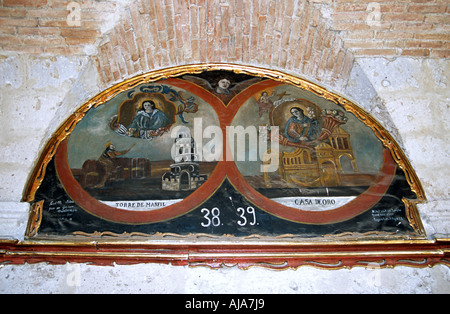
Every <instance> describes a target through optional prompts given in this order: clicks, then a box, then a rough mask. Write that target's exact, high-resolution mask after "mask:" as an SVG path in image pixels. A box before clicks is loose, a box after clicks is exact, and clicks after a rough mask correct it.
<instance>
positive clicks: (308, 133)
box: [284, 107, 321, 143]
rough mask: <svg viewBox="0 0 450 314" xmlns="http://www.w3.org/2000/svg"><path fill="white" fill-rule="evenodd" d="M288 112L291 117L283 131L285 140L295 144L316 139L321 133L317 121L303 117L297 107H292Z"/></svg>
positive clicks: (301, 111)
mask: <svg viewBox="0 0 450 314" xmlns="http://www.w3.org/2000/svg"><path fill="white" fill-rule="evenodd" d="M290 112H291V114H292V117H291V118H290V119H289V120H288V121H287V123H286V126H285V130H284V135H285V136H286V138H287V139H288V140H289V141H291V142H295V143H299V142H304V141H306V142H308V141H313V140H315V139H317V137H318V136H319V135H320V131H321V127H320V124H319V121H317V120H315V119H311V118H309V117H307V116H305V115H304V113H303V110H302V109H301V108H299V107H292V108H291V110H290Z"/></svg>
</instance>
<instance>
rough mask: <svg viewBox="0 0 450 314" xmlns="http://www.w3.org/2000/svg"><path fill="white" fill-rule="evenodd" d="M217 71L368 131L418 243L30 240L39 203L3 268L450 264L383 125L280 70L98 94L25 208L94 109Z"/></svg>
mask: <svg viewBox="0 0 450 314" xmlns="http://www.w3.org/2000/svg"><path fill="white" fill-rule="evenodd" d="M214 70H226V71H232V72H234V73H238V74H240V73H243V74H249V75H252V76H256V77H262V78H269V79H271V80H274V81H278V82H282V83H287V84H291V85H293V86H296V87H299V88H301V89H303V90H306V91H310V92H312V93H314V94H316V95H318V96H320V97H322V98H324V99H326V100H329V101H332V102H334V103H335V104H338V105H340V106H341V107H343V108H344V109H345V110H346V111H347V112H350V113H352V114H354V115H355V116H356V117H357V118H358V119H359V120H360V121H362V122H363V123H364V124H365V125H367V126H369V127H370V128H371V129H372V130H373V132H374V133H375V135H376V136H377V137H378V138H379V139H380V141H381V142H382V143H383V145H384V147H386V148H388V149H389V151H390V153H391V156H392V158H393V159H394V161H395V163H396V164H397V165H398V166H399V167H400V168H401V169H402V170H403V171H404V173H405V176H406V179H407V181H408V184H409V185H410V187H411V190H412V191H413V192H414V193H415V194H416V196H417V200H408V199H403V202H404V203H405V208H406V210H407V216H408V220H409V221H410V223H411V225H412V226H413V228H414V230H415V231H416V232H417V233H418V234H419V235H420V237H419V238H415V239H409V240H404V239H403V240H402V239H400V240H399V239H383V240H370V239H369V240H358V239H357V238H354V237H352V236H351V235H345V234H344V235H340V236H339V237H334V238H333V239H326V240H317V241H316V240H315V241H310V240H301V239H300V240H299V239H295V238H289V236H288V235H286V236H282V237H278V238H273V239H269V240H268V239H266V238H263V237H260V236H257V235H255V236H249V237H243V238H234V237H233V236H230V237H229V239H227V238H226V236H225V237H223V236H222V237H216V236H212V235H208V234H195V235H188V236H180V235H176V234H167V233H166V234H156V235H154V236H150V237H149V236H148V235H145V234H140V233H129V234H120V235H119V234H114V233H112V232H97V233H94V234H82V233H80V234H79V237H78V238H76V239H73V238H65V237H59V238H51V237H48V238H33V236H35V235H36V232H37V230H38V229H39V225H40V222H41V219H42V204H41V203H39V202H36V203H34V204H33V206H32V207H31V211H30V219H29V222H28V227H27V230H26V237H27V238H26V240H24V241H2V242H0V261H1V262H11V263H23V262H42V261H46V262H51V263H65V262H67V261H71V262H90V263H94V264H99V265H105V264H108V265H110V264H113V263H123V264H133V263H142V262H160V263H171V264H173V265H190V266H203V265H205V266H209V267H214V268H215V267H221V266H224V265H225V266H230V265H238V266H239V267H241V268H248V267H250V266H263V267H269V268H273V269H286V268H296V267H299V266H302V265H309V266H314V267H319V268H331V269H337V268H350V267H353V266H363V267H368V266H374V265H375V266H374V267H380V268H382V267H393V266H396V265H406V266H413V267H425V266H433V265H435V264H440V263H441V264H447V265H449V264H450V239H435V240H428V239H427V238H426V235H425V230H424V228H423V225H422V223H421V220H420V217H419V214H418V210H417V206H416V204H417V203H418V202H423V201H426V197H425V193H424V191H423V188H422V186H421V184H420V181H419V179H418V177H417V175H416V173H415V171H414V170H413V168H412V166H411V164H410V163H409V161H408V160H407V158H406V157H405V155H404V153H403V152H402V150H401V149H400V148H399V146H398V144H397V143H396V141H395V140H394V139H393V138H392V136H391V135H390V134H389V133H388V132H387V131H386V130H385V129H384V128H383V127H382V126H381V125H380V123H379V122H378V121H376V120H375V119H374V118H372V117H371V116H370V115H369V114H368V113H367V112H365V111H364V110H363V109H361V108H360V107H358V106H357V105H356V104H354V103H352V102H351V101H349V100H347V99H346V98H344V97H342V96H340V95H337V94H335V93H333V92H330V91H328V90H326V89H325V88H323V87H321V86H319V85H317V84H314V83H311V82H308V81H306V80H304V79H301V78H298V77H295V76H292V75H288V74H284V73H281V72H278V71H274V70H267V69H262V68H256V67H250V66H243V65H234V64H220V63H217V64H197V65H186V66H179V67H174V68H167V69H163V70H157V71H153V72H150V73H146V74H142V75H138V76H136V77H134V78H131V79H128V80H126V81H123V82H122V83H119V84H117V85H115V86H113V87H111V88H108V89H107V90H105V91H103V92H101V93H100V94H98V95H97V96H95V97H94V98H92V99H91V100H89V101H88V102H87V103H85V104H84V105H82V106H81V107H80V108H79V109H77V110H76V111H75V112H74V113H73V114H72V115H71V116H70V117H69V118H68V119H67V120H66V121H65V122H64V123H63V124H62V126H61V127H60V128H59V129H58V130H57V131H56V132H55V134H54V136H53V137H52V138H51V139H50V141H49V142H48V143H47V145H46V146H45V148H44V150H43V152H42V154H41V156H40V158H39V160H38V162H37V164H36V166H35V168H34V170H33V172H32V174H31V176H30V178H29V180H28V184H27V186H26V187H25V190H24V196H23V201H24V202H32V201H34V198H35V193H36V191H37V190H38V188H39V186H40V184H41V182H42V180H43V179H44V176H45V173H46V168H47V165H48V163H49V162H50V161H51V160H52V158H53V157H54V155H55V153H56V151H57V148H58V146H59V145H60V144H61V143H62V142H63V141H64V140H65V139H66V138H67V137H68V136H69V135H70V134H71V132H72V130H73V129H74V127H75V126H76V124H77V123H78V122H79V121H81V119H83V117H84V116H85V115H86V113H87V112H88V111H89V110H90V109H91V108H96V107H98V106H100V105H102V104H103V103H105V102H106V101H108V100H110V99H112V98H113V97H114V96H116V95H118V94H119V93H121V92H123V91H126V90H128V89H130V88H132V87H134V86H137V85H139V84H143V83H149V82H155V81H158V80H160V79H168V78H172V77H177V76H180V75H183V74H196V73H201V72H204V71H214Z"/></svg>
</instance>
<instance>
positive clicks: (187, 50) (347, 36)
mask: <svg viewBox="0 0 450 314" xmlns="http://www.w3.org/2000/svg"><path fill="white" fill-rule="evenodd" d="M0 4H1V7H0V125H1V126H2V127H1V130H2V132H1V135H0V142H1V144H2V150H1V153H0V179H1V182H2V185H1V186H0V237H1V238H2V239H11V238H15V239H22V238H23V232H24V229H25V226H26V222H27V217H28V204H26V203H21V202H20V200H21V198H22V193H23V189H24V187H25V184H26V181H27V179H28V176H29V175H30V172H31V171H32V169H33V166H34V165H35V163H36V162H37V159H38V157H39V155H40V153H41V150H42V149H43V147H44V145H45V144H46V143H47V141H48V140H49V139H50V137H51V136H52V134H53V133H54V132H55V130H56V129H57V128H58V127H59V126H60V125H61V124H62V123H63V121H64V120H65V119H66V118H67V117H68V116H69V115H70V114H71V113H72V112H73V111H74V110H75V109H76V108H78V107H79V106H81V105H82V104H83V103H84V102H86V101H87V100H89V99H90V98H92V97H93V96H95V95H96V94H97V93H99V92H101V91H102V90H104V89H106V88H108V87H110V86H112V85H114V84H115V83H117V82H119V81H122V80H124V79H127V78H130V77H133V76H135V75H137V74H140V73H145V72H148V71H151V70H155V69H161V68H166V67H172V66H177V65H184V64H193V63H236V64H244V65H252V66H257V67H261V68H267V69H275V70H280V71H282V72H286V73H288V74H292V75H295V76H298V77H302V78H305V79H307V80H310V81H312V82H316V83H319V84H321V85H322V86H324V87H326V88H328V89H330V90H332V91H334V92H336V93H339V94H342V95H343V96H345V97H347V98H350V99H351V100H353V101H355V102H356V103H357V104H359V105H360V106H361V107H363V108H365V109H366V110H367V111H368V112H370V113H371V114H372V115H373V116H374V117H375V118H377V119H378V120H379V121H380V123H381V124H382V125H383V126H384V127H385V128H386V129H387V130H388V131H389V132H390V133H391V134H392V135H393V136H394V138H395V139H396V141H397V142H398V143H399V144H400V146H401V148H402V149H403V150H404V152H405V154H406V155H407V157H408V158H409V160H410V162H411V164H412V166H413V168H414V169H415V171H416V172H417V175H418V176H419V179H420V180H421V182H422V184H423V186H424V189H425V193H426V196H427V202H426V203H425V204H422V205H420V207H419V210H420V215H421V217H422V220H423V222H424V225H425V228H426V231H427V235H428V237H429V238H430V239H432V238H433V237H435V236H439V237H449V235H450V224H449V221H450V201H449V193H448V191H447V186H448V178H449V177H450V176H449V175H450V173H449V168H450V167H449V166H450V165H449V160H450V158H449V141H448V139H447V134H446V132H447V131H449V127H448V125H449V124H448V122H449V117H448V113H449V98H450V92H449V88H448V84H449V83H450V82H449V77H448V73H450V71H449V70H450V64H449V62H448V57H449V51H450V49H449V31H450V30H449V23H450V18H449V14H448V13H447V10H448V2H447V1H441V0H433V1H418V0H403V1H393V0H392V1H389V0H386V1H377V2H373V1H351V0H311V1H302V0H298V1H294V0H283V1H274V0H259V1H257V0H255V1H251V0H243V1H238V0H236V1H233V0H213V1H209V0H208V1H206V0H197V1H183V0H154V1H147V0H146V1H143V0H138V1H129V0H114V1H102V0H99V1H71V2H69V1H62V0H39V1H36V0H0ZM69 10H71V11H69ZM99 282H101V283H102V284H100V283H99ZM174 282H175V283H176V284H174ZM330 283H332V284H330ZM338 287H340V288H338ZM0 292H2V293H4V292H88V293H99V292H167V293H171V292H194V293H195V292H201V293H211V292H222V293H223V292H230V293H231V292H268V293H278V292H280V293H301V292H341V293H342V292H349V293H351V292H388V293H391V292H394V293H401V292H405V293H433V292H441V293H442V292H447V293H448V292H450V271H449V269H448V267H445V266H435V267H433V268H431V269H414V268H406V267H396V268H395V269H381V270H380V269H375V270H373V269H363V268H357V269H351V270H348V269H342V270H337V271H330V270H319V269H314V268H309V267H301V268H299V269H297V270H286V271H283V272H273V271H270V270H266V269H262V268H252V269H249V270H246V271H244V270H239V269H237V268H236V267H229V268H228V267H225V268H223V269H220V270H209V269H206V268H188V267H175V266H169V265H135V266H118V265H116V266H114V267H100V266H89V265H84V264H82V265H79V264H67V265H60V266H51V265H46V264H36V265H16V266H12V265H0Z"/></svg>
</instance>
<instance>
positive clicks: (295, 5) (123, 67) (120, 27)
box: [95, 0, 354, 86]
mask: <svg viewBox="0 0 450 314" xmlns="http://www.w3.org/2000/svg"><path fill="white" fill-rule="evenodd" d="M95 60H96V64H97V67H98V71H99V73H100V77H101V79H102V80H103V82H104V83H105V85H111V84H112V83H113V82H117V81H120V80H123V79H126V78H129V77H132V76H134V75H136V74H139V73H144V72H148V71H151V70H154V69H160V68H165V67H169V66H176V65H184V64H196V63H236V64H247V65H257V66H260V67H265V68H271V69H278V70H285V71H288V72H291V73H292V72H293V73H295V74H297V75H300V76H303V77H305V78H310V79H313V80H315V81H318V82H321V83H324V84H326V85H330V86H344V85H345V83H346V81H347V78H348V76H349V73H350V70H351V68H352V65H353V60H354V55H353V53H352V52H351V51H350V49H347V48H345V47H344V43H343V40H342V38H341V37H340V35H339V32H338V31H336V30H332V29H330V26H329V24H328V23H327V21H326V20H325V18H324V17H323V16H322V14H321V11H320V9H319V8H317V7H315V5H314V4H311V3H309V2H308V1H260V2H255V1H220V2H219V1H206V0H198V1H197V2H196V3H195V4H192V3H190V2H188V1H179V0H178V1H177V0H175V1H166V0H158V1H147V0H138V1H134V2H132V3H131V4H130V6H128V7H126V8H125V10H124V12H123V14H122V17H121V19H120V20H119V21H118V23H117V24H116V25H115V26H114V27H113V28H112V29H111V31H109V32H108V33H107V34H105V35H104V36H103V38H102V41H101V43H100V44H99V46H98V54H97V56H95Z"/></svg>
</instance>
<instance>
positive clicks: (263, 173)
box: [29, 70, 423, 238]
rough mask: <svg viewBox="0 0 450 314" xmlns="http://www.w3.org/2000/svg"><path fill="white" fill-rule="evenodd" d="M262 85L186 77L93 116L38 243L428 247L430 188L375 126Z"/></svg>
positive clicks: (153, 83) (122, 98)
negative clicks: (334, 239)
mask: <svg viewBox="0 0 450 314" xmlns="http://www.w3.org/2000/svg"><path fill="white" fill-rule="evenodd" d="M250 74H251V73H235V72H232V71H225V70H215V71H206V70H205V71H192V73H182V74H180V75H173V76H172V77H170V78H164V79H155V80H149V81H148V82H143V83H140V84H135V85H134V86H132V87H130V88H128V89H123V88H122V90H121V92H119V93H117V94H115V95H114V97H110V98H109V99H108V100H106V101H104V102H102V103H100V104H97V105H96V106H94V107H92V108H89V110H87V111H86V113H85V115H84V116H83V118H82V119H80V120H79V121H77V123H76V125H74V127H73V129H72V130H71V131H70V132H69V134H68V136H67V137H65V138H64V139H63V140H62V141H61V142H60V143H59V145H58V148H57V150H56V151H55V154H54V156H53V158H51V159H50V160H49V162H48V165H47V167H46V174H45V177H44V178H43V179H42V181H41V182H40V185H39V188H37V189H36V191H35V196H34V200H33V201H32V204H33V205H34V208H38V209H39V210H40V211H41V215H40V219H39V223H35V224H34V225H33V226H34V227H33V228H30V229H29V230H32V231H30V232H29V236H30V237H33V236H34V237H39V236H44V237H45V236H55V235H56V236H58V235H73V236H90V235H98V234H108V235H116V236H123V235H126V234H128V235H129V234H138V235H141V236H155V235H167V234H170V235H178V236H188V235H192V234H203V235H208V236H212V237H219V238H230V237H231V238H233V237H245V236H252V235H257V236H260V237H271V238H282V237H285V236H288V235H289V236H291V237H299V238H323V237H327V236H328V237H330V236H341V235H344V234H350V235H354V236H356V237H362V238H364V237H386V236H389V237H399V238H411V237H421V236H423V230H422V228H421V224H420V220H419V219H418V218H417V217H416V216H414V215H412V212H414V209H415V207H414V202H415V201H416V200H418V199H420V198H421V193H417V190H418V189H417V184H418V183H416V182H415V181H414V180H413V181H414V182H412V180H411V172H410V170H408V169H407V167H405V163H404V161H403V160H400V162H399V159H398V158H396V155H395V152H396V151H395V150H393V149H392V147H388V146H387V145H386V141H385V138H380V137H381V136H380V135H379V134H378V133H377V134H378V137H377V135H376V133H375V132H374V130H376V128H377V127H378V126H376V125H375V126H374V125H371V124H370V123H369V122H368V121H369V119H367V120H363V121H365V123H366V124H367V125H366V124H365V123H363V122H362V121H361V120H362V119H361V117H365V115H366V113H364V112H363V111H362V110H359V109H358V108H356V109H354V108H353V107H351V108H349V107H348V106H344V105H341V104H339V102H336V101H333V99H330V98H329V97H324V96H323V95H319V93H315V92H314V91H311V90H308V89H306V88H304V87H303V86H301V85H298V84H292V83H290V82H288V81H284V80H280V79H277V78H276V77H270V76H264V75H258V76H253V75H250ZM370 121H372V120H370ZM393 156H394V158H393ZM406 163H407V162H406ZM419 187H420V186H419ZM417 194H420V195H419V197H418V195H417ZM415 217H416V218H415Z"/></svg>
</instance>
